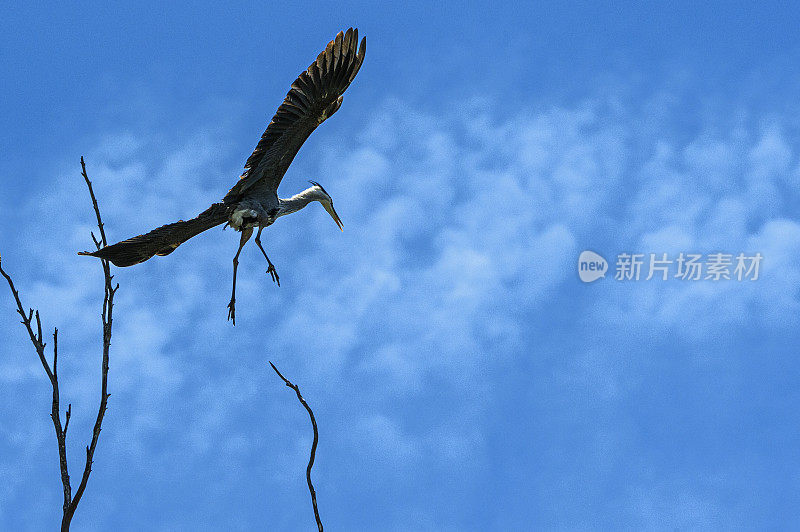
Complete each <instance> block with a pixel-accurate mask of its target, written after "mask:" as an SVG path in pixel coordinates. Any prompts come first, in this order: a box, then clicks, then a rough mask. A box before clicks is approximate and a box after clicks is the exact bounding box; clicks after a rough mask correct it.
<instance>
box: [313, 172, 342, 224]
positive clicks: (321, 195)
mask: <svg viewBox="0 0 800 532" xmlns="http://www.w3.org/2000/svg"><path fill="white" fill-rule="evenodd" d="M309 183H311V184H312V185H313V188H314V192H315V194H314V195H315V196H316V199H317V201H319V202H320V203H321V204H322V206H323V207H324V208H325V210H326V211H328V214H330V215H331V218H333V221H334V222H336V225H337V226H339V230H340V231H344V228H343V227H342V221H341V220H340V219H339V215H338V214H336V211H335V210H334V208H333V198H331V196H330V194H328V192H327V191H326V190H325V189H324V188H322V185H320V184H319V183H317V182H316V181H309Z"/></svg>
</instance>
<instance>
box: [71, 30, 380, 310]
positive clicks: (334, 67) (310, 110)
mask: <svg viewBox="0 0 800 532" xmlns="http://www.w3.org/2000/svg"><path fill="white" fill-rule="evenodd" d="M365 52H366V39H362V40H361V44H360V46H358V30H354V29H353V28H350V29H349V30H347V31H346V32H339V34H338V35H337V36H336V38H335V39H334V40H332V41H331V42H330V43H328V46H327V47H326V48H325V50H323V51H322V53H320V54H319V55H318V56H317V59H316V61H314V62H313V63H311V65H310V66H309V67H308V69H306V70H305V71H304V72H302V73H301V74H300V76H299V77H298V78H297V80H296V81H295V82H294V83H292V88H291V89H290V90H289V92H288V93H287V95H286V98H285V99H284V101H283V103H282V104H281V105H280V107H279V108H278V110H277V112H276V113H275V116H274V117H273V118H272V121H271V122H270V124H269V126H268V127H267V129H266V131H265V132H264V134H263V135H262V136H261V140H260V141H259V142H258V145H257V146H256V148H255V150H254V151H253V154H252V155H251V156H250V158H249V159H248V160H247V163H246V164H245V171H244V173H242V175H241V176H240V178H239V181H238V182H237V183H236V184H235V185H234V186H233V188H231V190H230V191H229V192H228V193H227V194H226V195H225V197H224V198H223V200H222V202H220V203H214V204H213V205H211V207H209V208H208V209H206V210H205V211H203V212H202V213H200V214H199V215H198V216H197V217H196V218H193V219H191V220H186V221H179V222H175V223H172V224H168V225H164V226H162V227H159V228H157V229H154V230H152V231H150V232H149V233H146V234H143V235H139V236H136V237H133V238H130V239H128V240H124V241H122V242H118V243H116V244H113V245H110V246H106V247H104V248H102V249H100V250H98V251H95V252H92V253H88V252H82V253H81V254H82V255H90V256H93V257H100V258H102V259H107V260H110V261H111V262H112V263H113V264H114V265H116V266H131V265H133V264H138V263H140V262H144V261H146V260H148V259H149V258H151V257H152V256H154V255H162V256H163V255H169V254H170V253H172V252H173V251H174V250H175V249H176V248H177V247H178V246H180V245H181V244H182V243H183V242H185V241H186V240H188V239H190V238H192V237H193V236H195V235H197V234H199V233H201V232H203V231H205V230H207V229H210V228H212V227H215V226H217V225H221V224H223V223H226V224H227V225H228V226H230V227H232V228H233V229H235V230H236V231H241V232H242V238H241V240H240V243H239V250H238V251H237V253H236V256H235V257H234V259H233V272H234V273H233V295H232V297H231V303H230V305H229V309H230V310H229V315H228V317H229V318H230V319H234V323H235V313H234V302H235V294H236V268H237V265H238V257H239V252H241V250H242V247H243V246H244V244H245V243H246V242H247V240H248V239H249V238H250V236H251V235H252V233H253V230H255V229H258V233H257V235H256V239H255V241H256V244H257V245H258V247H259V249H261V251H262V253H263V254H264V257H265V258H266V259H267V262H268V263H269V269H268V270H267V271H268V273H270V275H271V276H272V279H273V280H274V281H275V282H277V283H278V284H280V283H279V279H278V275H277V272H276V271H275V267H274V266H273V265H272V262H270V260H269V258H268V257H267V254H266V252H264V248H263V247H262V246H261V238H260V237H261V231H262V230H263V229H264V228H265V227H268V226H270V225H272V224H273V223H274V222H275V220H276V219H277V218H279V217H280V216H284V215H286V214H290V213H292V212H296V211H298V210H300V209H302V208H303V207H305V206H306V205H308V204H309V203H310V202H312V201H319V202H320V203H321V204H322V206H323V207H324V208H325V210H326V211H327V212H328V214H330V215H331V217H332V218H333V220H334V221H335V222H336V224H337V225H338V226H339V228H340V229H341V227H342V223H341V220H339V216H338V215H337V214H336V211H335V210H334V209H333V200H332V199H331V197H330V195H329V194H328V193H327V192H326V191H325V189H324V188H322V186H321V185H319V184H318V183H314V182H313V181H312V182H311V184H312V186H311V187H309V188H307V189H306V190H304V191H302V192H300V193H299V194H295V195H294V196H292V197H290V198H287V199H282V198H279V197H278V185H279V184H280V182H281V179H283V176H284V174H286V171H287V170H288V169H289V165H290V164H291V163H292V161H293V160H294V157H295V155H297V152H298V151H299V149H300V147H301V146H302V145H303V143H304V142H305V140H306V139H307V138H308V137H309V135H311V133H312V132H313V131H314V129H316V127H317V126H319V125H320V124H321V123H322V122H324V121H325V120H326V119H327V118H329V117H330V116H331V115H333V114H334V113H335V112H336V111H337V110H338V109H339V107H340V106H341V105H342V94H344V92H345V90H347V87H348V86H349V85H350V83H351V82H352V81H353V79H354V78H355V76H356V74H357V73H358V70H359V69H360V68H361V64H362V63H363V61H364V55H365Z"/></svg>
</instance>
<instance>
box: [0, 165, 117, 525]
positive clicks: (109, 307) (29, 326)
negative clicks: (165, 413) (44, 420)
mask: <svg viewBox="0 0 800 532" xmlns="http://www.w3.org/2000/svg"><path fill="white" fill-rule="evenodd" d="M81 175H82V176H83V178H84V180H85V181H86V186H87V187H88V188H89V195H90V196H91V198H92V205H93V206H94V212H95V215H96V216H97V227H98V229H99V230H100V237H101V239H100V240H97V238H96V237H95V236H94V234H92V240H94V243H95V246H97V249H100V247H101V246H104V245H106V243H107V242H106V235H105V231H104V230H103V222H102V219H101V218H100V208H99V207H98V206H97V199H96V198H95V195H94V190H92V183H91V181H89V177H88V176H87V175H86V164H85V163H84V161H83V157H81ZM102 264H103V274H104V276H105V294H104V297H103V314H102V319H103V365H102V377H101V379H102V380H101V395H100V407H99V410H98V412H97V420H96V421H95V425H94V430H93V432H92V441H91V443H90V444H89V445H88V446H87V447H86V465H85V466H84V470H83V476H82V477H81V482H80V484H79V485H78V489H77V491H76V492H75V495H74V497H73V495H72V487H71V484H70V478H69V468H68V464H67V429H68V428H69V420H70V418H71V417H72V405H71V404H70V405H69V406H68V407H67V411H66V420H65V422H64V426H63V427H62V425H61V411H60V406H59V399H60V396H59V388H58V329H54V331H53V366H52V369H51V367H50V364H49V363H48V361H47V357H46V356H45V352H44V349H45V346H46V345H47V344H46V343H45V342H44V341H43V339H42V321H41V318H40V316H39V311H38V310H36V311H34V310H33V309H30V310H29V311H28V313H27V314H26V313H25V310H24V307H23V306H22V301H21V300H20V297H19V292H18V291H17V289H16V287H15V286H14V282H13V281H12V279H11V276H10V275H9V274H8V273H6V271H5V270H3V267H2V261H1V260H0V274H2V276H3V277H4V278H5V279H6V281H7V282H8V286H9V288H10V289H11V294H12V295H13V296H14V301H15V302H16V304H17V312H18V313H19V315H20V316H22V324H23V325H24V326H25V329H26V330H27V331H28V336H29V337H30V340H31V343H32V344H33V347H34V349H35V350H36V354H37V355H39V361H40V362H41V363H42V367H43V368H44V371H45V373H46V374H47V378H48V379H49V380H50V384H51V386H52V388H53V402H52V411H51V413H50V417H51V418H52V420H53V427H54V428H55V432H56V440H58V458H59V467H60V470H61V484H62V486H63V488H64V505H63V515H62V518H61V530H62V532H64V531H68V530H69V527H70V523H71V522H72V517H73V515H75V510H76V508H77V507H78V503H79V502H80V500H81V497H82V496H83V492H84V491H85V490H86V484H87V482H88V481H89V475H90V474H91V472H92V461H93V458H94V451H95V448H96V447H97V440H98V438H99V437H100V430H101V425H102V423H103V416H104V415H105V412H106V408H107V404H108V397H109V394H108V351H109V348H110V346H111V321H112V313H113V307H114V294H115V293H116V292H117V289H119V285H117V286H112V285H111V280H112V279H113V276H112V275H111V268H110V266H109V263H108V261H106V260H103V261H102ZM34 317H35V319H36V331H35V332H34V329H33V320H34Z"/></svg>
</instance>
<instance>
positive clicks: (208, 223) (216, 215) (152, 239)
mask: <svg viewBox="0 0 800 532" xmlns="http://www.w3.org/2000/svg"><path fill="white" fill-rule="evenodd" d="M227 219H228V208H227V206H226V205H225V204H224V203H215V204H213V205H212V206H211V207H209V208H208V209H206V210H205V211H203V212H202V213H200V214H199V215H198V216H197V218H192V219H191V220H186V221H185V222H184V221H183V220H181V221H179V222H175V223H172V224H167V225H162V226H161V227H159V228H158V229H153V230H152V231H150V232H149V233H146V234H144V235H139V236H135V237H133V238H129V239H128V240H123V241H122V242H117V243H116V244H112V245H110V246H106V247H104V248H102V249H99V250H97V251H94V252H92V253H90V252H88V251H81V252H80V253H78V255H89V256H90V257H99V258H101V259H108V260H110V261H111V262H112V263H113V264H114V266H132V265H134V264H139V263H140V262H144V261H146V260H147V259H149V258H150V257H152V256H153V255H161V256H163V255H169V254H170V253H172V252H173V251H175V249H176V248H177V247H178V246H180V245H181V244H183V243H184V242H186V241H187V240H189V239H190V238H192V237H193V236H195V235H199V234H200V233H202V232H203V231H205V230H207V229H211V228H212V227H215V226H217V225H219V224H221V223H223V222H225V221H226V220H227Z"/></svg>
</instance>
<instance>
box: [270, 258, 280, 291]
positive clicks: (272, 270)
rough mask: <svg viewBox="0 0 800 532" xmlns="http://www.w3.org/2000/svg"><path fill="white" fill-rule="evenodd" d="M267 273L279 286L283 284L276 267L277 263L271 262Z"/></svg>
mask: <svg viewBox="0 0 800 532" xmlns="http://www.w3.org/2000/svg"><path fill="white" fill-rule="evenodd" d="M267 273H268V274H269V275H270V276H271V277H272V280H273V281H274V282H276V283H278V286H280V285H281V278H280V277H278V271H277V270H276V269H275V265H274V264H272V263H271V262H270V263H269V268H267Z"/></svg>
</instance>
